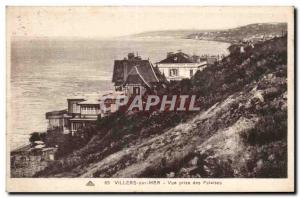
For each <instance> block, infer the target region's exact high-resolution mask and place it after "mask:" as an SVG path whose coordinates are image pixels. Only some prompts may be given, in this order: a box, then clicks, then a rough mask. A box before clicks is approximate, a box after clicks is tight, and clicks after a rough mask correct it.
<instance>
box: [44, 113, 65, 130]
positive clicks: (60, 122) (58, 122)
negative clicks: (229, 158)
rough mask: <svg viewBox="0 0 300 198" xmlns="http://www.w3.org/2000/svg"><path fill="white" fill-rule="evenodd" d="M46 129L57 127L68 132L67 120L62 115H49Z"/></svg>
mask: <svg viewBox="0 0 300 198" xmlns="http://www.w3.org/2000/svg"><path fill="white" fill-rule="evenodd" d="M47 129H48V130H54V129H57V130H60V132H62V133H69V120H68V118H66V117H64V115H55V116H49V117H48V127H47Z"/></svg>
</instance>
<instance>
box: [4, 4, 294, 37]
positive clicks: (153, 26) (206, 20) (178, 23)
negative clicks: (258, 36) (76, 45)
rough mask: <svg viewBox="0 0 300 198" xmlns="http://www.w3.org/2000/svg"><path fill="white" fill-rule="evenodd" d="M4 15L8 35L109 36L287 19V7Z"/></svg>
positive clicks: (42, 10)
mask: <svg viewBox="0 0 300 198" xmlns="http://www.w3.org/2000/svg"><path fill="white" fill-rule="evenodd" d="M6 14H7V15H6V20H7V31H8V32H7V33H8V35H9V36H20V37H87V38H109V37H118V36H124V35H130V34H136V33H141V32H147V31H156V30H179V29H197V30H198V29H199V30H206V29H227V28H233V27H238V26H242V25H247V24H251V23H269V22H286V21H287V20H288V8H287V7H285V8H282V7H281V8H280V7H269V8H263V7H246V8H240V7H234V8H232V7H8V8H7V12H6Z"/></svg>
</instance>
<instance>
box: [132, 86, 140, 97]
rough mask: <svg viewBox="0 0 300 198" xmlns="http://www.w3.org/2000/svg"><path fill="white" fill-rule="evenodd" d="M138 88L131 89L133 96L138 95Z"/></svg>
mask: <svg viewBox="0 0 300 198" xmlns="http://www.w3.org/2000/svg"><path fill="white" fill-rule="evenodd" d="M140 91H141V90H140V87H133V95H140Z"/></svg>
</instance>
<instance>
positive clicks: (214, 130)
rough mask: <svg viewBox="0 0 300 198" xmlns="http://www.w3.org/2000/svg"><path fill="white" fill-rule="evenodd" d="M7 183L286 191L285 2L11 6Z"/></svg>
mask: <svg viewBox="0 0 300 198" xmlns="http://www.w3.org/2000/svg"><path fill="white" fill-rule="evenodd" d="M6 19H7V21H6V25H7V32H6V33H7V37H6V38H7V96H6V97H7V131H6V137H7V167H6V169H7V191H8V192H293V191H294V173H295V171H294V168H295V167H294V162H295V159H294V157H295V155H294V152H295V150H294V8H293V7H183V6H182V7H125V6H123V7H122V6H120V7H112V6H111V7H109V6H108V7H67V6H65V7H33V6H31V7H21V6H8V7H7V8H6Z"/></svg>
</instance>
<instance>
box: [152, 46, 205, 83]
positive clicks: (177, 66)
mask: <svg viewBox="0 0 300 198" xmlns="http://www.w3.org/2000/svg"><path fill="white" fill-rule="evenodd" d="M156 66H157V67H158V68H159V70H160V72H161V73H163V74H164V75H165V77H166V78H167V80H168V81H173V80H182V79H184V78H191V77H192V76H193V75H194V74H195V73H196V72H197V71H202V70H203V69H204V68H205V67H207V61H200V59H196V60H195V59H193V58H192V57H190V56H188V55H187V54H185V53H183V52H177V53H173V52H169V53H168V54H167V58H166V59H164V60H162V61H160V62H158V63H156Z"/></svg>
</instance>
